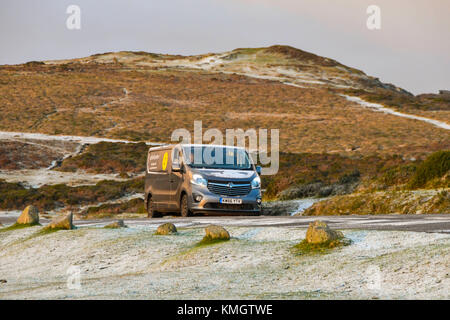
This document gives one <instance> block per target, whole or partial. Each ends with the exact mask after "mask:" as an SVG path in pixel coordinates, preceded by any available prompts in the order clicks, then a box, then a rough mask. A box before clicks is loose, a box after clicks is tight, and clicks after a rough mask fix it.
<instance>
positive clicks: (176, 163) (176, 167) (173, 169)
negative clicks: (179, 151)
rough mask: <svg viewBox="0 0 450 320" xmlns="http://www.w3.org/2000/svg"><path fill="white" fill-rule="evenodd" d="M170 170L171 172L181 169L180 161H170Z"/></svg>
mask: <svg viewBox="0 0 450 320" xmlns="http://www.w3.org/2000/svg"><path fill="white" fill-rule="evenodd" d="M172 171H173V172H180V171H181V167H180V163H179V162H178V161H174V162H172Z"/></svg>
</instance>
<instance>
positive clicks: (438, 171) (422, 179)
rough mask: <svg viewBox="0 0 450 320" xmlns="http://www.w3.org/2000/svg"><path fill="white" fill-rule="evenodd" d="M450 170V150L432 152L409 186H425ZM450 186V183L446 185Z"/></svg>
mask: <svg viewBox="0 0 450 320" xmlns="http://www.w3.org/2000/svg"><path fill="white" fill-rule="evenodd" d="M449 171H450V151H445V150H443V151H438V152H434V153H432V154H431V155H430V156H428V158H427V159H425V161H424V162H422V163H421V164H420V165H419V166H418V168H417V171H416V172H415V174H414V176H413V177H412V179H411V180H410V182H409V184H408V187H409V188H410V189H418V188H422V187H425V186H426V185H427V183H428V182H429V181H431V180H433V179H435V178H440V177H442V176H444V175H445V174H446V173H448V172H449ZM446 187H448V185H446Z"/></svg>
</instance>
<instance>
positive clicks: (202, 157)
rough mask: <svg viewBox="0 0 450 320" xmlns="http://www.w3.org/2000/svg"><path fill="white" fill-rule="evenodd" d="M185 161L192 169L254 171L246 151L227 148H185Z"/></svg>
mask: <svg viewBox="0 0 450 320" xmlns="http://www.w3.org/2000/svg"><path fill="white" fill-rule="evenodd" d="M183 151H184V152H183V154H184V161H185V162H186V164H187V165H189V166H190V167H192V168H205V169H232V170H253V167H252V163H251V161H250V159H249V156H248V154H247V152H246V151H245V150H244V149H240V148H234V147H225V146H223V147H222V146H184V147H183Z"/></svg>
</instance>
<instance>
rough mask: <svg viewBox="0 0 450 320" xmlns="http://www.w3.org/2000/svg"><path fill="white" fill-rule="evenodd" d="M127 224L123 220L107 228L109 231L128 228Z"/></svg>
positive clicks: (112, 223)
mask: <svg viewBox="0 0 450 320" xmlns="http://www.w3.org/2000/svg"><path fill="white" fill-rule="evenodd" d="M126 227H127V226H126V225H125V222H123V220H122V219H120V220H117V221H114V222H111V223H110V224H107V225H106V226H105V228H107V229H119V228H126Z"/></svg>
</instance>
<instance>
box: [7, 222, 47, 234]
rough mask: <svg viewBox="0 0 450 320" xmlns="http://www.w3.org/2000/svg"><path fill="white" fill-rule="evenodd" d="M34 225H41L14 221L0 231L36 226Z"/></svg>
mask: <svg viewBox="0 0 450 320" xmlns="http://www.w3.org/2000/svg"><path fill="white" fill-rule="evenodd" d="M34 226H40V224H39V223H25V224H22V223H14V224H13V225H11V226H9V227H6V228H3V229H1V230H0V232H6V231H11V230H18V229H24V228H29V227H34Z"/></svg>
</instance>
